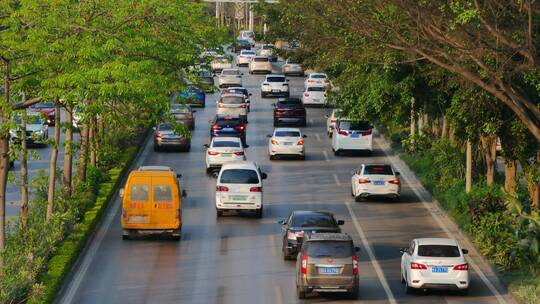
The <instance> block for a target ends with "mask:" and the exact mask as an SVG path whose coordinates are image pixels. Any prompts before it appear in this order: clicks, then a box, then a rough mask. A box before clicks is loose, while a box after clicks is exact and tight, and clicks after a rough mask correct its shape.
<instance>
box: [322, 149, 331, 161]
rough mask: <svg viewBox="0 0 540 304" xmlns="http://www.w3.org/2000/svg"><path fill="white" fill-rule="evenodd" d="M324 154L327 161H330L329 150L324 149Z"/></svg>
mask: <svg viewBox="0 0 540 304" xmlns="http://www.w3.org/2000/svg"><path fill="white" fill-rule="evenodd" d="M322 154H323V155H324V160H325V161H330V158H328V152H326V151H322Z"/></svg>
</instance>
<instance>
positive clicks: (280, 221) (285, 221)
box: [277, 219, 287, 225]
mask: <svg viewBox="0 0 540 304" xmlns="http://www.w3.org/2000/svg"><path fill="white" fill-rule="evenodd" d="M277 223H278V224H280V225H285V224H286V223H287V220H286V219H280V220H279V221H277Z"/></svg>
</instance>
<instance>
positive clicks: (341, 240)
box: [296, 233, 360, 299]
mask: <svg viewBox="0 0 540 304" xmlns="http://www.w3.org/2000/svg"><path fill="white" fill-rule="evenodd" d="M359 250H360V248H358V247H354V243H353V240H352V239H351V237H350V236H349V235H347V234H343V233H314V234H307V235H306V236H304V241H303V243H302V248H301V249H300V252H299V253H298V258H297V260H296V291H297V294H298V298H299V299H305V298H306V296H307V294H308V293H312V292H317V293H320V292H332V293H348V294H349V296H350V297H351V298H354V299H356V298H357V297H358V258H357V256H356V252H358V251H359Z"/></svg>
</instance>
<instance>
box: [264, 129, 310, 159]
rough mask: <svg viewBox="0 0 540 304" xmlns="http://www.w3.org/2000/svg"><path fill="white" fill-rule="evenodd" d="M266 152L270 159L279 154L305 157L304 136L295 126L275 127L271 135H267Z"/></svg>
mask: <svg viewBox="0 0 540 304" xmlns="http://www.w3.org/2000/svg"><path fill="white" fill-rule="evenodd" d="M267 137H268V138H269V140H268V154H269V155H270V160H273V159H275V158H276V157H279V156H297V157H299V158H300V159H302V160H303V159H305V155H306V148H305V142H304V138H306V137H307V136H306V135H303V134H302V132H301V131H300V129H297V128H276V129H275V130H274V133H273V134H272V135H267Z"/></svg>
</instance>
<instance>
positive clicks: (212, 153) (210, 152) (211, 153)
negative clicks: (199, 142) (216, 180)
mask: <svg viewBox="0 0 540 304" xmlns="http://www.w3.org/2000/svg"><path fill="white" fill-rule="evenodd" d="M218 154H219V152H214V151H208V155H218Z"/></svg>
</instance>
